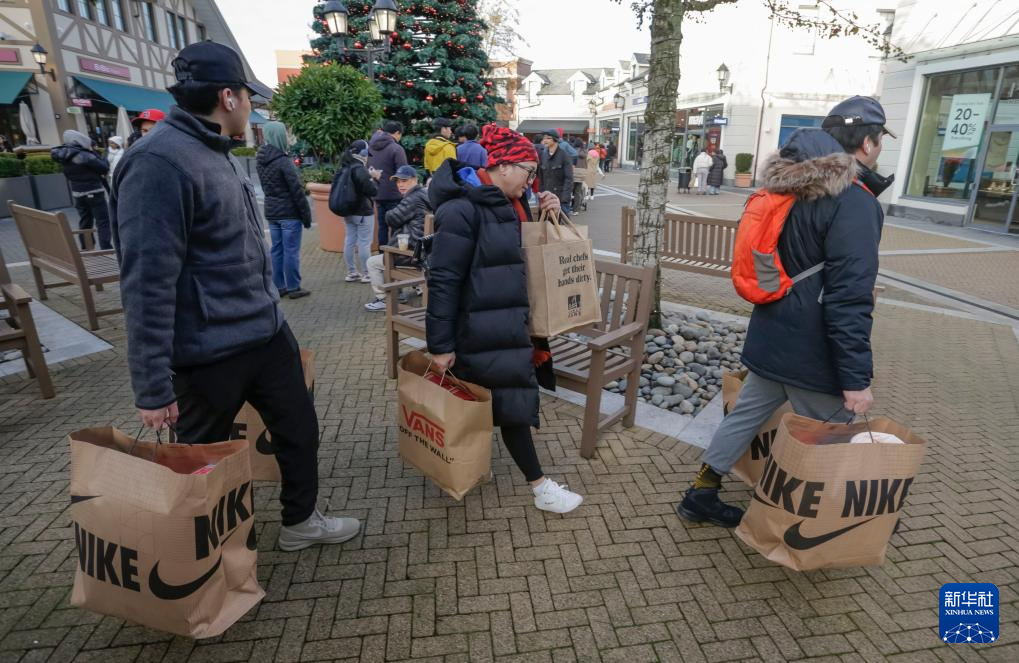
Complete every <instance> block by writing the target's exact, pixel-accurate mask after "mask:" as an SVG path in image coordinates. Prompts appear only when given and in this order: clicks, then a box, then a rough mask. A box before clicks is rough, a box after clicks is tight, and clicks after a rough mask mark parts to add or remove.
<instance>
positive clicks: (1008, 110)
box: [994, 65, 1019, 124]
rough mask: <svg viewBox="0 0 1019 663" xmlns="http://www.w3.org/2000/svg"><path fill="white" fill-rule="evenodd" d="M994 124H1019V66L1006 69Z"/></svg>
mask: <svg viewBox="0 0 1019 663" xmlns="http://www.w3.org/2000/svg"><path fill="white" fill-rule="evenodd" d="M994 124H1019V65H1012V66H1010V67H1005V75H1004V77H1003V78H1002V81H1001V94H1000V95H998V108H997V109H996V110H995V111H994Z"/></svg>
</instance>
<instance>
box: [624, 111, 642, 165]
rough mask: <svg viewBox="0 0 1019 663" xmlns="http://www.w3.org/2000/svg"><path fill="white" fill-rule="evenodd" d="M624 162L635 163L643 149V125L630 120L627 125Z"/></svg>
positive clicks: (637, 121)
mask: <svg viewBox="0 0 1019 663" xmlns="http://www.w3.org/2000/svg"><path fill="white" fill-rule="evenodd" d="M626 138H627V140H626V160H627V161H637V160H638V159H639V158H640V153H641V151H642V150H643V149H644V123H643V122H641V121H640V120H636V119H634V120H630V121H629V122H628V123H627V137H626Z"/></svg>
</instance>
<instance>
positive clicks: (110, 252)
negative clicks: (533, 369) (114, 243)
mask: <svg viewBox="0 0 1019 663" xmlns="http://www.w3.org/2000/svg"><path fill="white" fill-rule="evenodd" d="M116 253H117V251H116V249H101V250H98V251H82V252H81V255H82V257H83V258H84V257H88V256H112V255H116Z"/></svg>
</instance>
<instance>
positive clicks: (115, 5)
mask: <svg viewBox="0 0 1019 663" xmlns="http://www.w3.org/2000/svg"><path fill="white" fill-rule="evenodd" d="M123 1H124V0H110V12H111V13H112V14H113V27H115V28H117V29H118V30H120V31H121V32H127V24H126V23H125V22H124V6H123V5H122V4H121V3H122V2H123Z"/></svg>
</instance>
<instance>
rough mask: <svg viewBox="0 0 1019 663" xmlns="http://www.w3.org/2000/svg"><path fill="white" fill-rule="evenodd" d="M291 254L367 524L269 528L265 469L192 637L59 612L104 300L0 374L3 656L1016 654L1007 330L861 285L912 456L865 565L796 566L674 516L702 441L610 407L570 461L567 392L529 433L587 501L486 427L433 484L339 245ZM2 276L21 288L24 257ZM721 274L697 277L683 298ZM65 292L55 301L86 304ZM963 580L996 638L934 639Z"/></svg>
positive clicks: (1017, 376) (329, 405)
mask: <svg viewBox="0 0 1019 663" xmlns="http://www.w3.org/2000/svg"><path fill="white" fill-rule="evenodd" d="M305 255H306V258H305V272H306V279H307V281H306V286H307V287H309V288H310V289H312V290H313V291H314V294H313V296H312V297H311V298H308V299H304V300H300V301H296V302H291V301H287V302H285V303H284V307H285V309H286V312H287V315H288V317H289V319H290V320H291V323H292V325H293V326H294V329H295V331H296V334H297V336H298V338H299V339H300V340H301V342H302V343H303V344H304V345H305V346H307V347H310V348H312V349H314V350H315V351H316V353H317V357H316V364H317V373H318V387H317V390H316V399H317V405H318V410H319V413H320V415H321V421H322V425H323V429H324V435H323V442H322V452H321V462H320V474H321V478H322V495H321V497H322V499H323V501H325V500H327V499H328V500H329V501H330V502H331V507H332V510H333V511H340V512H347V513H350V514H353V515H356V516H358V517H361V518H364V519H365V523H366V524H365V532H364V534H363V535H362V536H359V537H358V538H356V539H355V540H353V541H351V542H349V543H348V544H345V545H343V546H332V547H328V548H320V549H310V550H307V551H303V552H300V553H283V552H280V551H278V550H275V548H274V543H275V537H276V534H277V532H278V526H279V525H278V518H277V516H276V509H275V506H274V504H273V498H274V489H273V486H272V485H271V484H267V485H264V486H261V487H260V488H259V489H258V492H257V494H256V505H257V506H258V509H259V511H258V519H259V524H258V529H259V535H260V536H259V547H260V551H261V552H260V556H259V577H260V579H261V581H262V583H263V586H264V587H265V589H266V591H267V596H266V599H265V600H264V601H263V602H262V604H261V605H259V606H258V607H257V608H255V609H253V610H252V611H251V613H250V614H248V615H247V616H246V617H245V618H244V619H243V620H242V621H241V622H240V623H238V624H237V625H235V626H234V627H233V628H231V629H230V630H229V631H227V633H226V634H225V635H223V636H221V637H219V638H215V639H212V640H209V641H203V642H199V643H196V642H193V641H190V640H187V639H184V638H172V637H168V636H166V635H164V634H162V633H157V632H154V631H150V630H148V629H144V628H140V627H136V626H132V625H130V624H124V623H122V622H120V621H119V620H116V619H112V618H103V617H99V616H97V615H92V614H88V613H85V612H82V611H80V610H77V609H72V608H70V607H69V606H68V596H69V590H70V585H71V579H72V572H73V568H74V563H75V561H74V559H73V547H72V544H71V533H70V531H69V517H68V510H67V507H68V496H67V478H68V471H69V459H68V454H67V448H66V442H65V437H64V436H65V435H66V433H67V432H68V431H71V430H73V429H75V428H78V427H83V426H89V425H101V424H107V423H109V422H114V423H115V424H117V425H119V426H121V427H124V428H125V429H127V430H131V431H132V432H133V431H134V430H135V428H134V425H135V424H134V422H135V415H134V413H133V412H132V407H131V394H130V389H129V385H128V382H127V377H126V367H125V360H124V340H123V331H122V329H121V324H122V320H121V318H119V317H111V318H107V319H105V320H104V321H103V329H102V331H101V336H103V337H104V338H105V339H107V340H108V341H110V342H111V343H112V344H113V345H114V346H115V348H114V349H113V350H111V351H108V352H104V353H101V354H97V355H93V356H91V357H88V358H83V359H81V360H78V361H76V362H70V363H68V364H64V365H61V366H60V367H59V368H57V369H56V370H54V373H53V375H54V379H55V382H56V385H57V388H58V390H59V395H58V397H57V398H56V399H53V400H51V401H43V400H41V399H39V398H38V396H37V393H38V392H37V390H36V387H35V384H34V383H32V382H29V381H27V380H25V379H24V378H23V377H21V376H15V377H13V378H8V379H5V380H3V381H2V382H0V440H2V441H0V447H2V451H3V457H4V459H5V462H4V463H3V464H2V465H0V494H2V498H0V661H5V662H6V661H43V660H50V661H72V660H77V661H102V662H103V663H114V662H117V661H184V660H191V661H313V660H357V659H360V660H361V661H381V660H405V659H414V660H418V661H435V662H439V661H450V662H452V661H467V660H471V661H489V660H506V661H527V662H532V661H539V662H540V661H556V662H559V661H573V660H578V661H598V660H603V661H626V662H627V663H638V662H640V661H729V660H739V659H747V660H763V661H778V660H802V659H810V660H817V661H822V660H823V661H846V662H849V661H861V662H863V661H868V662H869V661H877V660H893V661H953V660H987V661H1015V660H1019V614H1017V609H1019V598H1017V589H1019V571H1017V566H1019V553H1017V549H1019V531H1017V525H1016V521H1015V513H1016V512H1017V510H1019V486H1017V478H1016V472H1015V471H1014V470H1015V467H1016V460H1017V458H1016V446H1015V440H1016V439H1017V438H1019V343H1017V342H1016V337H1015V335H1014V334H1013V332H1012V330H1011V329H1009V328H1006V327H1001V326H995V325H989V324H984V323H979V322H973V321H970V320H965V319H960V318H951V317H945V316H940V315H936V314H932V313H926V312H920V311H913V310H909V309H903V308H898V307H891V306H887V305H879V307H878V309H877V316H876V327H875V339H874V344H875V350H876V353H877V356H878V357H879V361H878V364H877V381H876V386H875V391H876V394H877V398H878V409H879V410H880V411H881V412H884V413H886V414H889V415H891V416H893V417H895V418H897V419H899V420H901V421H903V422H907V423H912V425H914V426H915V427H916V430H917V432H918V433H919V434H920V435H922V436H924V437H926V439H927V440H928V441H929V449H928V452H927V456H926V458H925V461H924V464H923V469H922V473H921V476H920V477H919V478H918V480H917V482H916V484H915V485H914V487H913V490H912V492H911V495H910V498H909V501H908V503H907V505H906V508H905V517H904V521H903V527H902V530H901V531H900V533H899V534H897V535H896V536H894V537H893V538H892V544H893V549H892V550H891V551H890V553H889V559H888V561H887V563H886V564H885V565H884V566H883V567H881V568H875V569H846V570H830V571H820V572H811V573H795V572H792V571H788V570H786V569H784V568H781V567H777V566H775V565H773V564H771V563H770V562H767V561H765V560H763V559H762V558H761V557H760V556H759V555H757V554H756V553H754V552H752V551H751V550H750V549H748V548H747V547H746V546H744V545H743V544H742V543H741V542H740V541H739V540H737V539H736V538H735V537H734V536H733V535H732V534H731V533H730V532H728V531H725V530H720V529H717V528H713V527H698V526H689V525H686V524H684V523H683V522H682V521H680V520H679V519H678V518H677V517H676V516H675V515H674V513H673V511H672V509H673V504H674V502H675V501H676V499H677V495H678V494H679V492H680V491H681V490H682V489H683V488H684V487H685V485H686V482H687V481H688V480H689V478H690V475H691V473H692V472H693V471H694V469H695V468H696V467H697V462H698V457H699V454H700V452H699V450H698V449H694V448H691V447H688V446H686V445H684V444H681V443H676V442H675V441H674V440H673V439H671V438H668V437H666V436H662V435H656V434H652V433H649V432H647V431H645V430H642V429H639V428H635V429H631V430H624V429H622V428H620V427H619V426H618V425H617V426H615V427H613V428H612V429H611V430H610V431H608V432H607V433H606V434H605V435H604V436H603V438H602V440H601V442H600V445H599V450H598V453H597V455H596V457H595V458H594V459H593V460H591V461H585V460H582V459H580V457H579V455H578V442H577V440H578V439H579V433H580V431H579V419H578V415H579V413H580V409H579V408H578V407H576V406H573V405H568V404H565V403H563V402H561V401H556V400H553V399H548V398H545V399H543V411H542V423H543V426H542V429H541V431H540V433H539V434H538V437H537V439H538V441H539V445H538V446H539V454H540V457H541V460H542V462H543V463H544V465H545V469H546V471H547V472H548V473H549V474H550V475H551V476H553V477H555V478H559V479H565V480H566V481H567V482H568V483H569V484H570V486H571V487H572V488H574V489H576V490H578V491H579V492H581V493H582V494H584V495H585V496H586V502H585V504H584V505H583V506H582V507H581V508H580V509H578V510H577V511H576V512H574V513H572V514H569V515H567V516H565V517H564V516H555V515H551V514H545V513H542V512H539V511H537V510H535V509H534V508H533V506H531V505H530V502H531V500H530V497H529V496H528V494H527V493H528V491H527V487H526V485H525V483H524V482H523V480H522V479H521V478H520V477H519V476H518V474H517V472H516V470H515V469H514V468H513V467H512V464H511V461H510V460H509V459H508V457H507V454H505V453H504V452H503V451H502V450H501V449H500V448H498V447H497V448H496V451H495V461H494V468H493V469H494V473H495V480H494V482H492V483H491V484H488V485H486V486H483V487H481V488H480V489H478V490H476V491H474V492H473V493H471V494H470V495H469V496H468V497H467V498H466V499H465V500H464V502H462V503H456V502H453V501H452V500H450V499H448V498H446V497H443V496H442V495H440V494H439V492H438V491H437V490H436V489H435V488H433V487H432V486H431V485H429V484H427V483H426V482H425V481H424V480H423V479H422V478H421V477H420V476H418V474H417V473H416V472H415V471H414V470H411V469H408V468H406V467H405V466H404V465H403V463H402V462H401V461H400V459H399V457H398V455H397V451H396V431H395V426H394V425H393V422H394V420H395V405H396V403H395V397H394V390H395V384H394V383H393V382H392V381H388V380H387V379H386V378H385V377H384V372H383V357H384V348H383V344H382V343H381V339H380V337H379V330H380V329H381V325H382V320H381V317H379V316H378V315H371V314H368V313H367V312H365V311H364V310H363V309H362V308H361V304H362V302H363V301H364V299H365V297H366V296H367V286H362V285H350V284H345V283H343V282H342V280H341V277H342V274H343V271H342V269H341V268H340V265H339V257H338V256H335V255H331V254H324V253H322V252H320V251H318V250H317V249H316V248H315V247H314V246H313V242H306V251H305ZM687 276H688V275H683V278H684V279H687ZM14 277H15V280H17V281H19V282H21V283H23V284H25V285H26V286H27V285H29V284H30V280H29V279H28V275H27V273H26V271H25V270H24V269H22V268H18V269H16V270H15V272H14ZM703 278H705V279H710V277H703ZM687 282H688V283H689V282H690V279H687ZM726 283H727V282H726V281H725V280H724V279H710V280H709V281H708V282H707V283H706V284H704V285H703V286H700V287H702V288H704V289H705V293H704V294H703V295H702V296H701V300H700V301H701V302H702V303H705V304H707V303H710V296H709V293H708V292H707V290H710V289H711V288H714V287H716V286H717V285H719V284H721V285H724V284H726ZM1013 283H1014V282H1013ZM687 291H688V292H689V291H690V288H687ZM64 293H65V294H62V295H58V296H55V297H54V298H53V299H52V300H51V302H50V303H51V305H52V306H53V307H54V308H55V309H56V310H58V311H59V312H61V313H63V314H64V315H67V316H69V317H71V318H72V319H74V320H75V321H77V322H79V323H81V322H82V321H83V315H82V314H81V311H80V309H79V308H76V307H75V306H74V301H75V297H74V295H73V294H72V293H71V291H70V290H65V291H64ZM111 296H115V289H114V291H113V292H112V293H111ZM723 303H724V302H723ZM716 308H724V306H722V307H716ZM918 338H923V342H922V343H918V342H917V339H918ZM729 495H730V497H732V498H733V499H735V500H737V501H740V502H745V501H746V499H747V497H748V493H747V491H745V490H742V489H739V488H738V487H735V486H734V487H733V488H732V490H731V491H730V493H729ZM1008 513H1012V514H1013V515H1012V516H1011V517H1009V516H1008V515H1007V514H1008ZM965 581H984V582H994V583H996V584H997V585H998V587H999V588H1000V590H1001V597H1002V599H1003V603H1004V604H1005V606H1004V608H1003V610H1002V635H1001V638H1000V639H999V640H998V642H997V643H995V644H994V645H989V646H988V645H981V646H961V645H952V646H949V645H944V644H942V643H941V642H940V641H939V640H938V637H937V633H936V631H937V608H936V606H937V588H938V587H939V586H940V585H941V584H942V583H945V582H965Z"/></svg>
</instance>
